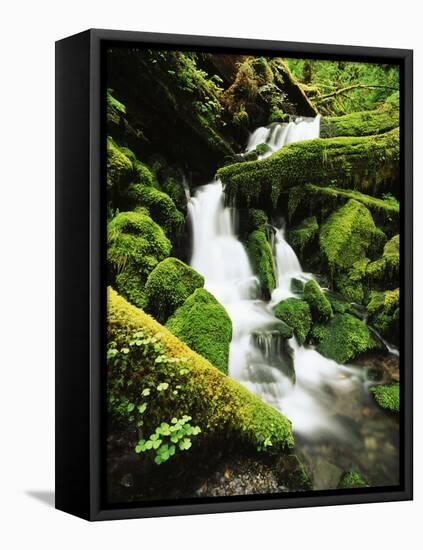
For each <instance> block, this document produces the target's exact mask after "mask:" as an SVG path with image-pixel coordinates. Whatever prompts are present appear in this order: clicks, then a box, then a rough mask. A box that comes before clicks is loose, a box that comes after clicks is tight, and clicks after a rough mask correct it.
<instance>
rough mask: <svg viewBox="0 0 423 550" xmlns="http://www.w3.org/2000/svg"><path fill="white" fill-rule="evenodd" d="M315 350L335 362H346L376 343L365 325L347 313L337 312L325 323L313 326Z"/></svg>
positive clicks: (371, 347) (373, 346)
mask: <svg viewBox="0 0 423 550" xmlns="http://www.w3.org/2000/svg"><path fill="white" fill-rule="evenodd" d="M312 336H313V338H315V339H316V340H317V341H318V347H317V351H318V352H319V353H321V354H322V355H324V356H325V357H328V358H329V359H333V360H334V361H336V362H337V363H346V362H348V361H351V360H353V359H355V358H356V357H358V356H359V355H361V354H362V353H364V352H366V351H369V350H371V349H374V348H375V347H377V344H376V342H375V340H374V338H373V336H372V334H371V332H370V331H369V329H368V328H367V326H366V325H365V324H364V323H363V322H362V321H360V320H359V319H357V318H356V317H353V316H352V315H350V314H349V313H337V314H336V315H335V316H334V317H333V319H332V320H331V321H329V323H327V324H326V325H317V326H316V327H314V328H313V331H312Z"/></svg>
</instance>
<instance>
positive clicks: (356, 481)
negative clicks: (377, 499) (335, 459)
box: [338, 472, 368, 489]
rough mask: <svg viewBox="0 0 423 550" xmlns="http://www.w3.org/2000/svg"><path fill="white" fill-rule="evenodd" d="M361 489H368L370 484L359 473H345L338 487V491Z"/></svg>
mask: <svg viewBox="0 0 423 550" xmlns="http://www.w3.org/2000/svg"><path fill="white" fill-rule="evenodd" d="M361 487H368V484H367V483H366V482H365V481H364V479H363V478H362V477H361V475H360V474H359V473H358V472H345V473H344V475H343V476H342V478H341V481H340V482H339V485H338V489H360V488H361Z"/></svg>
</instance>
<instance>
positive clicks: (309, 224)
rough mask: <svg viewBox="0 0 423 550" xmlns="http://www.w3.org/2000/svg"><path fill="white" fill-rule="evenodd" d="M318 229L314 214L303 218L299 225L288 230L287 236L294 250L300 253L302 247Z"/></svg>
mask: <svg viewBox="0 0 423 550" xmlns="http://www.w3.org/2000/svg"><path fill="white" fill-rule="evenodd" d="M318 230H319V225H318V223H317V219H316V216H311V217H310V218H306V219H305V220H303V221H302V222H301V223H300V225H297V227H294V228H293V229H291V230H290V231H289V234H288V238H289V242H290V244H291V246H292V247H293V248H294V250H295V251H296V252H297V253H299V254H302V252H303V250H304V248H305V247H306V246H307V244H308V243H310V242H311V241H312V240H313V238H314V236H315V235H316V234H317V232H318Z"/></svg>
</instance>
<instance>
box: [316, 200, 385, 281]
mask: <svg viewBox="0 0 423 550" xmlns="http://www.w3.org/2000/svg"><path fill="white" fill-rule="evenodd" d="M385 240H386V237H385V235H384V233H383V232H382V231H381V230H380V229H378V228H377V227H376V225H375V223H374V221H373V218H372V215H371V214H370V212H369V210H368V209H367V208H366V207H365V206H364V205H363V204H362V203H360V202H358V201H356V200H355V199H350V200H349V201H348V202H347V203H346V204H345V205H344V206H342V207H341V208H339V210H337V211H336V212H334V213H333V214H332V215H331V216H330V217H329V218H328V219H327V220H326V222H325V223H324V224H323V225H322V227H321V230H320V234H319V241H320V248H321V251H322V253H323V255H324V257H325V259H326V261H327V264H328V266H329V268H330V270H331V272H332V273H333V272H335V271H336V270H341V271H342V270H346V269H348V268H350V267H352V265H353V264H354V263H355V262H357V261H358V260H361V259H363V258H364V257H366V254H367V252H368V251H370V252H373V251H375V250H377V249H379V248H381V247H382V246H383V244H384V241H385Z"/></svg>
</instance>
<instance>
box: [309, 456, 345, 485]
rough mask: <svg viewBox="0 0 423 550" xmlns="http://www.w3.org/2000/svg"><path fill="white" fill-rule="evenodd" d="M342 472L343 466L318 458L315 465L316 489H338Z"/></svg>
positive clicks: (314, 478)
mask: <svg viewBox="0 0 423 550" xmlns="http://www.w3.org/2000/svg"><path fill="white" fill-rule="evenodd" d="M342 474H343V471H342V470H341V468H338V466H335V464H331V463H330V462H328V461H326V460H323V459H321V458H318V459H317V460H316V462H315V464H314V467H313V480H314V483H313V488H314V489H315V490H319V489H320V490H324V489H336V488H337V487H338V484H339V482H340V480H341V476H342Z"/></svg>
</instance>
